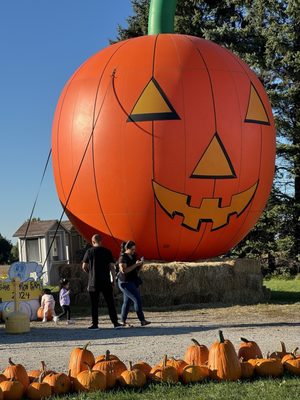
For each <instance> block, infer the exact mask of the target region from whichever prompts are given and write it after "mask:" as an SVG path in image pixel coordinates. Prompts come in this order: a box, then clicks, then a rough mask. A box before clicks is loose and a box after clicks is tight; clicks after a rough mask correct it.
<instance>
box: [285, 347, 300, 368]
mask: <svg viewBox="0 0 300 400" xmlns="http://www.w3.org/2000/svg"><path fill="white" fill-rule="evenodd" d="M297 351H298V347H296V348H295V349H294V350H293V351H292V352H291V353H287V354H286V355H285V356H283V357H282V359H281V363H282V364H284V363H285V362H286V361H288V360H293V359H295V358H297Z"/></svg>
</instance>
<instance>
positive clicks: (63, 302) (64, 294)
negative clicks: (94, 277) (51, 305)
mask: <svg viewBox="0 0 300 400" xmlns="http://www.w3.org/2000/svg"><path fill="white" fill-rule="evenodd" d="M60 288H61V289H60V292H59V304H60V306H61V308H62V309H63V312H62V313H61V314H59V316H58V319H60V318H61V317H63V316H64V315H67V325H70V324H74V321H72V320H71V309H70V290H69V289H70V282H69V281H68V280H67V279H65V278H63V279H61V281H60Z"/></svg>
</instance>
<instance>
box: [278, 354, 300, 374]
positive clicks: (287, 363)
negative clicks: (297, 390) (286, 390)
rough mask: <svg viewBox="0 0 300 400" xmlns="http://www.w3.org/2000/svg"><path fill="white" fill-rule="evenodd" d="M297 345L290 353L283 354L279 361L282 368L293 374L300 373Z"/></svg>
mask: <svg viewBox="0 0 300 400" xmlns="http://www.w3.org/2000/svg"><path fill="white" fill-rule="evenodd" d="M297 350H298V347H297V348H296V349H295V350H294V351H293V352H292V353H291V354H287V355H285V356H284V357H283V358H282V360H281V363H282V365H283V368H284V369H285V370H286V371H288V372H290V373H291V374H293V375H297V376H299V375H300V356H297Z"/></svg>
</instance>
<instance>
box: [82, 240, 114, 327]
mask: <svg viewBox="0 0 300 400" xmlns="http://www.w3.org/2000/svg"><path fill="white" fill-rule="evenodd" d="M92 245H93V247H91V248H90V249H88V250H87V251H86V253H85V255H84V257H83V262H82V269H83V271H85V272H86V273H88V274H89V278H88V287H87V290H88V292H89V294H90V299H91V311H92V325H91V326H90V327H89V328H88V329H98V305H99V297H100V292H102V294H103V296H104V299H105V302H106V304H107V307H108V313H109V317H110V319H111V322H112V323H113V325H114V327H115V328H120V327H122V325H121V324H120V323H119V322H118V316H117V312H116V307H115V302H114V296H113V287H114V285H115V282H116V274H115V265H114V259H113V256H112V253H111V251H110V250H109V249H106V248H105V247H103V246H102V238H101V236H100V235H99V234H95V235H94V236H93V237H92ZM111 276H112V282H111Z"/></svg>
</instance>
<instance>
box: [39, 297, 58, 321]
mask: <svg viewBox="0 0 300 400" xmlns="http://www.w3.org/2000/svg"><path fill="white" fill-rule="evenodd" d="M41 307H42V308H43V310H44V317H43V321H42V322H47V318H48V316H49V314H50V316H52V317H53V321H54V322H55V323H56V322H57V319H58V318H57V316H56V314H55V310H54V308H55V300H54V297H53V296H52V294H51V290H50V289H44V290H43V296H42V300H41Z"/></svg>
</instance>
